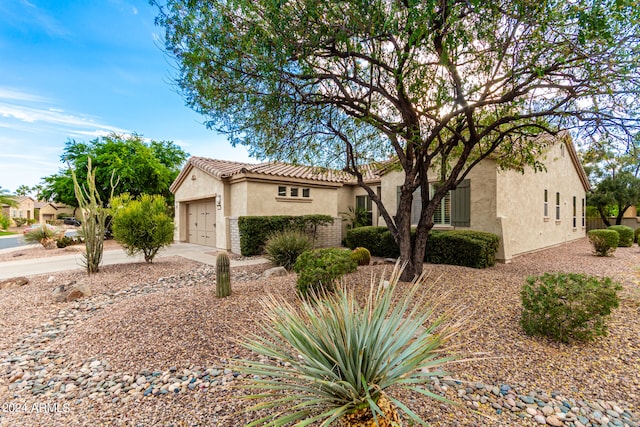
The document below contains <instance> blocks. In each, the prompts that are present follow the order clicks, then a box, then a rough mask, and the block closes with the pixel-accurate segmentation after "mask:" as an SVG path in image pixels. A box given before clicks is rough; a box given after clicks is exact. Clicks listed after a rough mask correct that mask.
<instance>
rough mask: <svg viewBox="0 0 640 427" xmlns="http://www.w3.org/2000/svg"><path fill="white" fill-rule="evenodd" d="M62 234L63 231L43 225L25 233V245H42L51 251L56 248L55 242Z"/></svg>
mask: <svg viewBox="0 0 640 427" xmlns="http://www.w3.org/2000/svg"><path fill="white" fill-rule="evenodd" d="M60 233H61V231H60V230H58V229H57V228H53V227H50V226H47V225H45V224H42V226H40V227H36V228H34V229H32V230H31V231H28V232H27V233H25V234H24V236H23V239H24V242H25V243H29V244H33V243H40V244H41V245H42V246H43V247H44V248H45V249H51V248H55V247H56V243H55V242H56V239H57V238H59V237H60Z"/></svg>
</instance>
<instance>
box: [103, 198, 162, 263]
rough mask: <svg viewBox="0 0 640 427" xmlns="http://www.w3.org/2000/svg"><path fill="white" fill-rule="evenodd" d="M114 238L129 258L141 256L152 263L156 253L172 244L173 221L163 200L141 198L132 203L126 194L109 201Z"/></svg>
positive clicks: (132, 200)
mask: <svg viewBox="0 0 640 427" xmlns="http://www.w3.org/2000/svg"><path fill="white" fill-rule="evenodd" d="M110 206H111V209H112V214H113V218H112V220H111V226H112V230H113V238H114V239H115V240H116V241H117V242H118V243H120V244H122V246H123V247H124V249H125V250H126V251H127V253H128V254H129V256H133V255H135V254H137V253H140V252H142V253H143V254H144V260H145V261H146V262H153V258H154V257H155V256H156V255H157V253H158V251H159V250H160V249H161V248H163V247H165V246H168V245H170V244H171V243H173V219H171V217H170V216H169V211H168V207H167V204H166V202H165V199H164V197H162V196H160V195H153V196H152V195H149V194H142V195H141V196H140V197H139V198H138V199H135V200H134V199H132V198H131V196H130V195H129V194H127V193H124V194H121V195H120V196H117V197H114V198H112V199H111V202H110Z"/></svg>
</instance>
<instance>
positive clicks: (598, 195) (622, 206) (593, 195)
mask: <svg viewBox="0 0 640 427" xmlns="http://www.w3.org/2000/svg"><path fill="white" fill-rule="evenodd" d="M639 201H640V178H638V177H636V176H634V175H633V174H631V173H630V172H621V173H618V174H616V175H614V176H607V177H605V178H604V179H602V180H601V181H600V182H599V183H598V184H597V186H596V187H595V189H594V190H593V191H592V192H590V193H589V194H588V195H587V203H589V204H590V205H592V206H595V207H596V209H598V212H599V213H600V217H601V218H602V220H603V221H604V223H605V225H607V226H609V225H611V224H610V221H609V212H610V211H611V210H614V211H615V213H616V225H620V223H621V221H622V217H623V216H624V213H625V211H626V210H627V209H628V208H629V207H631V206H635V205H636V204H637V203H638V202H639Z"/></svg>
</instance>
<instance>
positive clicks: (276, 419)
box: [235, 266, 460, 426]
mask: <svg viewBox="0 0 640 427" xmlns="http://www.w3.org/2000/svg"><path fill="white" fill-rule="evenodd" d="M400 273H401V272H400V270H399V269H398V268H397V266H396V269H395V270H394V272H393V274H392V276H391V277H390V278H389V280H388V282H387V281H383V280H380V281H379V282H378V283H376V281H375V279H373V278H372V283H371V286H370V287H369V289H370V293H369V295H368V297H367V298H365V302H364V304H360V303H358V299H359V298H357V296H356V295H355V292H353V291H348V290H345V289H344V288H342V287H339V288H338V289H337V291H336V293H335V294H333V295H321V296H320V295H316V294H312V295H310V298H309V301H302V304H301V305H300V306H294V305H292V304H290V303H289V302H288V301H286V300H285V299H283V298H282V297H271V298H269V299H268V300H266V301H265V302H264V305H265V307H266V310H265V317H264V318H263V319H258V322H260V326H261V329H262V330H264V331H265V332H266V334H260V335H253V336H252V337H250V338H249V339H248V340H247V341H245V342H243V345H244V347H246V348H247V349H249V350H251V351H252V352H255V353H258V354H261V355H266V356H268V357H266V358H261V359H264V360H267V359H270V358H276V359H278V360H279V361H280V362H281V363H278V364H274V363H271V362H269V361H255V360H240V361H239V366H237V367H235V368H236V369H238V370H239V371H240V372H242V373H244V374H246V376H247V377H248V378H254V379H253V382H252V383H251V384H250V385H249V387H251V388H254V389H255V391H256V393H257V394H255V395H252V396H251V398H253V399H260V400H261V402H260V403H258V404H256V405H255V406H252V407H250V408H249V411H257V410H260V409H262V410H264V411H263V412H264V413H262V414H261V415H260V416H263V415H265V413H266V416H265V417H264V418H261V419H259V420H256V421H254V422H253V423H251V425H278V426H279V425H292V424H296V425H300V424H302V423H303V422H309V421H315V423H314V425H316V424H318V425H319V424H322V425H329V424H330V423H331V421H332V420H334V421H337V423H338V424H339V425H345V426H346V425H361V426H365V425H366V426H373V425H379V426H391V425H400V416H399V410H398V408H402V409H403V412H404V415H405V416H406V417H407V418H408V419H410V421H409V422H408V424H409V425H425V424H426V423H425V422H424V421H423V420H421V419H420V417H419V416H418V415H416V413H414V412H413V410H410V409H408V405H406V404H404V403H402V402H401V401H400V400H399V398H400V397H401V396H405V397H406V396H407V394H406V391H408V390H411V391H415V392H416V393H422V394H426V395H427V396H430V397H435V396H434V395H433V394H432V393H430V392H428V391H427V390H426V386H427V385H428V384H429V383H431V381H433V378H434V377H435V376H437V375H443V373H444V372H443V371H442V367H443V365H444V364H446V363H447V362H448V361H451V360H452V358H450V357H449V356H446V357H445V355H444V352H443V349H444V347H445V346H446V344H447V340H448V338H450V337H452V336H453V335H454V334H455V333H456V332H457V331H458V330H459V329H460V327H459V326H458V324H455V323H454V322H448V321H447V319H446V318H444V317H437V315H435V314H434V310H433V306H434V305H435V304H436V303H435V302H431V301H429V300H422V299H420V297H421V296H422V297H424V296H425V292H424V289H425V287H426V286H427V285H429V284H428V283H424V281H425V278H424V277H422V278H420V279H416V280H415V281H414V282H413V284H412V286H411V287H410V288H408V289H407V288H406V287H404V286H403V287H402V289H401V291H402V292H397V293H396V294H395V295H394V290H395V289H397V283H398V280H399V277H400ZM385 285H386V286H385ZM434 299H435V298H434ZM416 300H418V303H417V304H416ZM403 390H404V391H403ZM394 395H395V397H394ZM440 399H442V398H440ZM411 401H412V402H413V403H416V401H415V400H414V399H411ZM298 422H300V423H298ZM304 425H306V424H304ZM331 425H333V424H331Z"/></svg>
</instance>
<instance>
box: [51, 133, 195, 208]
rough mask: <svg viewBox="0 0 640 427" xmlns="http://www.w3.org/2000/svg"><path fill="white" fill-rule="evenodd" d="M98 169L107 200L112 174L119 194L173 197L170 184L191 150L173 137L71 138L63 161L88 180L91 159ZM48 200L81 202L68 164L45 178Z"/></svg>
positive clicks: (100, 189) (103, 197) (102, 196)
mask: <svg viewBox="0 0 640 427" xmlns="http://www.w3.org/2000/svg"><path fill="white" fill-rule="evenodd" d="M89 157H90V158H91V161H92V163H93V168H94V170H95V174H96V176H95V181H96V191H97V192H98V195H99V196H100V199H101V200H102V201H103V202H104V203H107V202H108V201H109V198H110V197H111V186H110V185H111V177H112V176H114V175H115V177H116V178H118V180H119V181H118V187H117V191H118V194H120V193H129V194H131V195H132V196H139V195H140V194H145V193H146V194H160V195H162V196H164V197H165V198H170V199H171V200H173V199H172V198H171V196H172V195H171V193H170V191H169V186H170V185H171V183H172V182H173V180H174V179H175V178H176V176H177V175H178V173H179V172H180V168H181V166H182V165H183V163H184V161H185V160H186V159H187V157H188V154H187V153H185V152H184V151H183V150H182V148H180V147H179V146H177V145H175V144H174V143H173V142H171V141H150V142H148V143H147V142H145V140H144V139H143V137H142V136H141V135H137V134H134V135H118V134H114V133H112V134H110V135H108V136H105V137H101V138H97V139H94V140H92V141H90V142H88V143H85V142H78V141H75V140H69V141H67V143H66V144H65V149H64V153H63V154H62V156H61V161H62V162H63V163H65V164H66V165H67V166H71V167H72V168H73V169H74V170H75V171H76V174H77V179H78V181H79V182H86V181H87V165H88V159H89ZM43 181H44V189H43V191H42V195H43V197H44V198H45V199H46V200H52V201H55V202H59V203H64V204H67V205H69V206H78V201H77V199H76V193H75V190H74V185H73V178H72V176H71V169H69V167H65V168H63V169H61V170H60V171H59V172H58V173H57V174H54V175H51V176H48V177H45V178H43Z"/></svg>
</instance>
